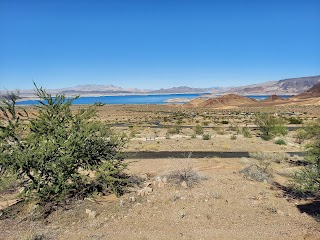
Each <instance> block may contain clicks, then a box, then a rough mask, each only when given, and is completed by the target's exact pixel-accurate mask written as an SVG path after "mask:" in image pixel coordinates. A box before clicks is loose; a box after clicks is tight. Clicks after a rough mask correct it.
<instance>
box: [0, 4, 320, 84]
mask: <svg viewBox="0 0 320 240" xmlns="http://www.w3.org/2000/svg"><path fill="white" fill-rule="evenodd" d="M319 12H320V1H319V0H216V1H215V0H211V1H205V0H134V1H132V0H104V1H103V0H86V1H85V0H28V1H25V0H0V90H4V89H9V90H13V89H32V88H33V81H35V82H36V83H37V85H38V86H43V87H45V88H49V89H50V88H63V87H72V86H76V85H82V84H103V85H109V84H113V85H116V86H120V87H125V88H133V87H136V88H141V89H157V88H168V87H174V86H176V87H177V86H190V87H223V86H240V85H247V84H253V83H260V82H264V81H270V80H280V79H284V78H292V77H302V76H313V75H320V14H319Z"/></svg>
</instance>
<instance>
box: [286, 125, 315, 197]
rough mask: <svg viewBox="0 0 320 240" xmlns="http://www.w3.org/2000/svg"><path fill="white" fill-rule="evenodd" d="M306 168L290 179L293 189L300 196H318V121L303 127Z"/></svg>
mask: <svg viewBox="0 0 320 240" xmlns="http://www.w3.org/2000/svg"><path fill="white" fill-rule="evenodd" d="M305 138H306V139H309V140H310V143H309V144H307V145H306V150H307V157H306V163H307V166H306V167H304V168H303V169H301V170H300V171H297V172H296V173H295V175H294V177H293V179H292V183H293V187H294V188H295V190H296V191H298V192H300V193H302V194H308V193H311V194H313V195H316V196H318V197H319V196H320V120H318V121H316V122H314V123H313V124H310V125H308V126H306V127H305Z"/></svg>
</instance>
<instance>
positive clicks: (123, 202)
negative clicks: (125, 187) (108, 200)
mask: <svg viewBox="0 0 320 240" xmlns="http://www.w3.org/2000/svg"><path fill="white" fill-rule="evenodd" d="M124 204H125V201H124V200H123V199H120V202H119V205H120V207H123V206H124Z"/></svg>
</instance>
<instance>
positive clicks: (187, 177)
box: [166, 166, 207, 188]
mask: <svg viewBox="0 0 320 240" xmlns="http://www.w3.org/2000/svg"><path fill="white" fill-rule="evenodd" d="M166 177H167V179H168V182H169V183H171V184H173V185H180V186H183V185H184V184H186V186H187V187H189V188H191V187H193V186H194V185H196V184H198V183H199V182H200V181H202V180H205V179H207V178H206V177H204V176H202V175H201V174H199V173H198V172H197V171H195V170H193V168H192V167H190V166H188V167H183V168H182V169H177V170H174V171H172V172H170V173H169V174H168V175H166Z"/></svg>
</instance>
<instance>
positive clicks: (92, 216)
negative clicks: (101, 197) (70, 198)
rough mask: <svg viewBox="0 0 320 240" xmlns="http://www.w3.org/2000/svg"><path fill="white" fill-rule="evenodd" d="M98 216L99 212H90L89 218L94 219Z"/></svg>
mask: <svg viewBox="0 0 320 240" xmlns="http://www.w3.org/2000/svg"><path fill="white" fill-rule="evenodd" d="M96 216H97V212H96V211H91V212H89V218H91V219H93V218H95V217H96Z"/></svg>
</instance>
